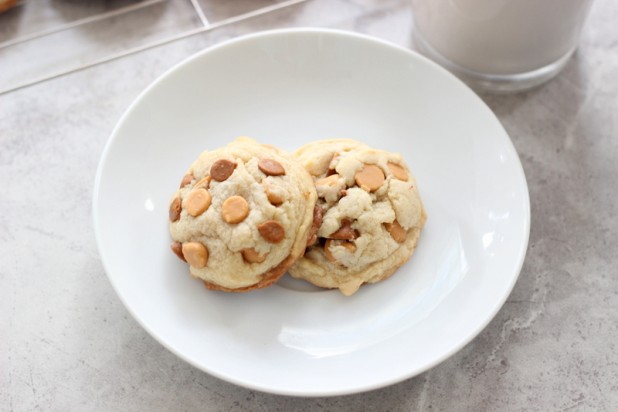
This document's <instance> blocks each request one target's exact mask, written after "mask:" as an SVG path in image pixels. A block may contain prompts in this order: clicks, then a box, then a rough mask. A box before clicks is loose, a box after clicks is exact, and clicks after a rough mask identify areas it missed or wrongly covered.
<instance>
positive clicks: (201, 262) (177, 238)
mask: <svg viewBox="0 0 618 412" xmlns="http://www.w3.org/2000/svg"><path fill="white" fill-rule="evenodd" d="M316 198H317V195H316V191H315V187H314V185H313V180H312V178H311V176H310V175H309V174H308V173H307V171H306V170H305V169H304V168H303V167H302V166H301V165H300V164H299V163H298V162H296V161H294V160H293V159H292V158H291V157H290V156H289V155H287V154H286V153H284V152H283V151H280V150H278V149H276V148H274V147H272V146H268V145H261V144H258V143H257V142H255V141H254V140H251V139H248V138H239V139H237V140H235V141H233V142H232V143H230V144H229V145H227V146H225V147H223V148H220V149H217V150H213V151H206V152H204V153H202V154H201V155H200V157H199V158H198V159H197V160H196V161H195V162H194V163H193V164H192V165H191V167H190V168H189V170H188V171H187V173H186V174H185V175H184V177H183V178H182V180H181V182H180V188H179V189H178V190H177V191H176V193H175V194H174V196H173V197H172V200H171V201H170V206H169V229H170V233H171V236H172V239H173V243H172V246H171V249H172V252H173V253H174V254H176V256H178V257H179V258H180V259H182V260H183V261H185V262H187V263H188V264H189V272H190V273H191V275H192V276H194V277H196V278H199V279H201V280H203V281H204V284H205V285H206V287H207V288H209V289H216V290H223V291H228V292H244V291H249V290H253V289H259V288H263V287H266V286H269V285H271V284H272V283H274V282H275V281H276V280H277V279H279V278H280V277H281V276H282V275H283V274H284V273H285V272H286V270H287V269H288V268H289V267H290V266H291V265H292V264H293V263H294V262H295V261H296V260H297V259H298V258H299V257H300V256H301V255H302V254H303V252H304V250H305V248H306V247H307V244H308V241H312V240H315V238H316V236H315V232H316V230H317V224H318V223H319V219H315V221H316V225H314V224H313V222H314V213H315V210H314V209H315V204H316ZM318 213H319V211H318Z"/></svg>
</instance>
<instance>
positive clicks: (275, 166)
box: [258, 159, 285, 176]
mask: <svg viewBox="0 0 618 412" xmlns="http://www.w3.org/2000/svg"><path fill="white" fill-rule="evenodd" d="M258 168H259V169H260V170H261V171H262V172H264V174H266V175H268V176H282V175H284V174H285V169H284V168H283V166H281V163H279V162H278V161H276V160H273V159H260V161H259V162H258Z"/></svg>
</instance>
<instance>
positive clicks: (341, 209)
mask: <svg viewBox="0 0 618 412" xmlns="http://www.w3.org/2000/svg"><path fill="white" fill-rule="evenodd" d="M295 155H296V158H297V159H298V161H299V162H300V163H301V164H302V165H303V166H304V167H305V169H307V171H308V172H309V173H310V174H311V175H312V176H313V178H314V182H315V186H316V189H317V193H318V203H317V204H318V207H320V208H321V209H322V213H323V218H322V223H321V225H320V227H319V229H318V232H317V236H318V241H317V242H316V243H315V244H314V245H312V246H310V247H309V248H308V249H307V252H306V253H305V255H304V257H302V258H301V259H299V260H298V261H297V262H296V263H295V264H294V266H292V267H291V268H290V270H289V272H290V274H291V275H292V276H293V277H295V278H299V279H304V280H306V281H309V282H311V283H313V284H315V285H317V286H320V287H324V288H338V289H339V290H340V291H341V292H342V293H343V294H344V295H351V294H353V293H355V292H356V291H357V290H358V289H359V287H360V286H361V285H363V284H365V283H376V282H379V281H381V280H384V279H386V278H388V277H389V276H391V275H392V274H393V273H394V272H395V271H396V270H397V269H398V268H399V267H400V266H401V265H403V264H404V263H405V262H406V261H407V260H408V259H409V258H410V256H412V253H413V252H414V249H415V248H416V245H417V242H418V239H419V235H420V232H421V229H422V228H423V225H424V224H425V220H426V213H425V209H424V208H423V204H422V202H421V199H420V196H419V192H418V188H417V186H416V182H415V180H414V177H413V176H412V173H411V172H410V170H409V169H408V167H407V166H406V164H405V162H404V161H403V159H402V157H401V155H399V154H395V153H389V152H386V151H383V150H377V149H373V148H371V147H369V146H367V145H365V144H363V143H360V142H357V141H355V140H351V139H333V140H323V141H317V142H313V143H309V144H307V145H305V146H303V147H301V148H300V149H298V150H297V151H296V153H295Z"/></svg>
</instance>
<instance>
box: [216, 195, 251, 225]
mask: <svg viewBox="0 0 618 412" xmlns="http://www.w3.org/2000/svg"><path fill="white" fill-rule="evenodd" d="M247 215H249V204H248V203H247V201H246V200H245V199H244V198H243V197H242V196H230V197H228V198H227V199H225V201H224V202H223V205H221V216H222V217H223V220H225V221H226V222H227V223H240V222H242V221H243V220H245V218H246V217H247Z"/></svg>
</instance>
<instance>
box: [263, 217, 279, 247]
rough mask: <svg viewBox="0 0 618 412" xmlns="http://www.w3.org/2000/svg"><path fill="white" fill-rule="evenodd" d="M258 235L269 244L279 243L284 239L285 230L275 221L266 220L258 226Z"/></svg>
mask: <svg viewBox="0 0 618 412" xmlns="http://www.w3.org/2000/svg"><path fill="white" fill-rule="evenodd" d="M258 231H259V232H260V235H262V237H263V238H264V240H266V241H267V242H270V243H279V242H281V241H282V240H283V238H284V237H285V229H284V228H283V226H281V223H279V222H277V221H276V220H267V221H266V222H264V223H262V224H260V225H259V226H258Z"/></svg>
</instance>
